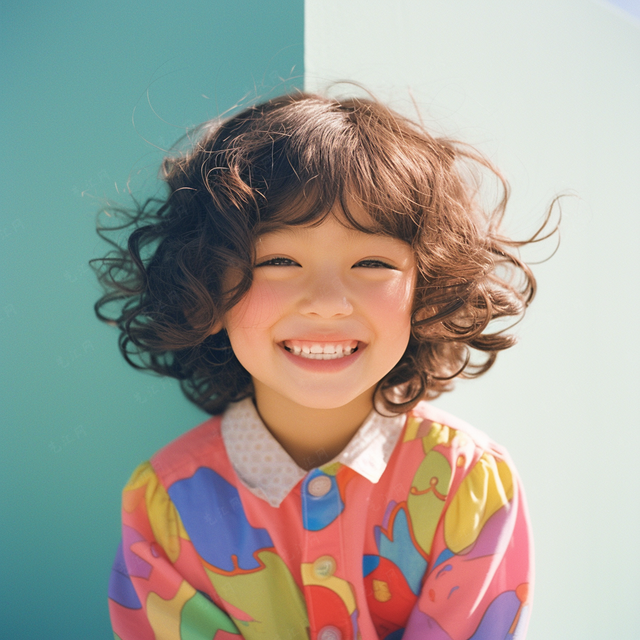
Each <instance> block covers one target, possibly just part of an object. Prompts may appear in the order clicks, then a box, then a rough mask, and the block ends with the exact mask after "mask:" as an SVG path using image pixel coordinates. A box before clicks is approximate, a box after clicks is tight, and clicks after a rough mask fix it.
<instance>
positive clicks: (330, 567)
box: [313, 556, 336, 638]
mask: <svg viewBox="0 0 640 640" xmlns="http://www.w3.org/2000/svg"><path fill="white" fill-rule="evenodd" d="M335 572H336V561H335V560H334V559H333V558H332V557H331V556H320V557H319V558H318V559H317V560H316V561H315V562H314V563H313V573H314V574H315V576H316V578H320V580H326V579H327V578H330V577H331V576H332V575H333V574H334V573H335ZM326 628H327V629H329V627H326ZM334 628H335V627H331V629H334ZM318 637H319V636H318ZM329 637H330V636H327V638H329Z"/></svg>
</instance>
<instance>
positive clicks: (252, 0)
mask: <svg viewBox="0 0 640 640" xmlns="http://www.w3.org/2000/svg"><path fill="white" fill-rule="evenodd" d="M1 12H2V15H1V17H0V29H1V33H0V47H1V61H0V64H1V67H2V87H1V91H0V95H1V98H0V100H1V107H0V108H1V116H2V117H1V121H0V131H1V133H0V135H1V136H2V137H1V145H2V154H1V156H0V163H1V165H0V181H1V189H0V216H1V219H0V345H1V350H2V357H1V359H0V367H1V389H2V391H1V394H2V397H1V398H0V420H1V428H2V440H1V444H0V477H1V486H2V491H1V492H0V500H1V502H0V513H1V514H2V515H1V516H0V535H1V538H0V548H1V549H2V552H1V553H2V580H1V581H0V584H1V587H0V588H1V589H2V591H1V593H0V603H2V604H1V606H0V628H1V629H2V631H1V632H0V635H2V637H4V638H13V639H29V640H30V639H33V638H49V639H51V640H54V639H55V640H57V639H62V638H64V639H65V640H66V639H69V638H92V639H99V638H112V637H113V636H112V632H111V629H110V625H109V622H108V614H107V601H106V594H107V583H108V576H109V571H110V567H111V563H112V559H113V555H114V553H115V550H116V547H117V543H118V539H119V522H118V520H119V501H120V491H121V489H122V486H123V485H124V483H125V482H126V480H127V478H128V476H129V475H130V473H131V472H132V470H133V469H134V468H135V466H136V465H137V464H138V463H139V462H140V461H142V460H144V459H147V458H148V457H149V456H150V455H151V454H152V453H153V452H154V451H155V450H156V449H158V448H159V447H160V446H162V445H163V444H165V443H167V442H169V441H170V440H171V439H173V438H174V437H176V436H177V435H178V434H180V433H182V432H183V431H185V430H187V429H188V428H190V427H191V426H193V425H195V424H197V423H198V422H200V421H201V420H202V419H203V417H204V414H202V413H200V412H199V411H198V410H197V409H195V408H194V407H192V406H191V405H189V404H188V403H187V401H186V400H185V399H184V398H183V397H182V394H181V393H180V391H179V389H178V388H177V387H176V385H174V384H173V383H172V382H167V381H161V380H160V379H158V378H154V377H151V376H147V375H144V374H141V373H138V372H135V371H133V370H132V369H130V367H129V366H128V365H126V364H125V363H124V361H123V360H122V359H121V357H120V355H119V354H118V352H117V347H116V332H115V331H114V330H111V329H110V328H109V327H107V326H105V325H102V324H101V323H99V322H98V321H97V320H96V319H95V317H94V315H93V309H92V305H93V302H94V301H95V300H96V298H97V296H98V293H99V291H98V288H97V285H96V284H95V282H94V277H93V274H92V272H91V271H90V269H89V267H88V265H87V262H88V260H89V259H90V258H93V257H96V256H98V255H100V253H101V252H102V250H103V247H102V245H101V244H100V243H99V242H98V239H97V236H96V234H95V231H94V228H95V215H96V212H97V210H98V209H99V208H100V207H101V206H102V204H103V203H104V201H105V199H109V200H120V201H122V202H126V199H125V198H124V196H122V195H120V194H122V192H123V190H124V189H125V185H126V184H127V181H128V180H131V185H132V188H133V189H134V190H135V191H136V192H137V193H138V194H145V193H146V194H149V193H152V192H153V191H154V189H155V187H156V181H155V175H156V171H157V168H158V165H159V162H160V159H161V157H162V151H161V148H166V147H167V146H169V145H171V144H172V143H173V142H174V141H175V140H176V139H177V138H178V137H179V136H180V135H182V134H183V133H184V132H185V128H186V127H189V126H192V125H194V124H196V123H198V122H200V121H203V120H205V119H208V118H212V117H215V116H216V115H218V114H219V113H221V112H223V111H225V110H226V109H229V108H230V107H232V106H233V105H234V104H235V103H236V102H237V101H238V100H240V99H241V98H243V97H244V96H246V97H247V99H251V97H255V96H256V94H258V95H267V94H268V93H269V92H273V93H279V92H282V91H284V90H285V88H286V87H291V86H301V85H302V73H303V2H302V0H278V1H276V2H263V1H261V0H208V1H191V0H187V1H186V2H164V1H162V0H154V1H153V2H151V1H150V0H140V1H136V2H125V1H123V0H112V1H110V2H103V3H99V2H98V3H96V2H89V3H87V2H79V1H77V2H74V1H71V0H67V1H61V2H52V3H46V2H34V1H30V0H26V1H24V2H15V1H9V0H6V1H5V2H3V3H2V8H1ZM132 116H133V122H132ZM116 185H117V186H116ZM119 192H120V193H119Z"/></svg>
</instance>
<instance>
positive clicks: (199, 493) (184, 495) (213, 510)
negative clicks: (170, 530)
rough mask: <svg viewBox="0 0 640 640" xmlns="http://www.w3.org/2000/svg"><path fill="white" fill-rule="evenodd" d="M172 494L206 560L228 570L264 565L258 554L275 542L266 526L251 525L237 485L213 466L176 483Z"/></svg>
mask: <svg viewBox="0 0 640 640" xmlns="http://www.w3.org/2000/svg"><path fill="white" fill-rule="evenodd" d="M168 493H169V497H170V498H171V500H172V501H173V503H174V504H175V506H176V508H177V509H178V513H179V514H180V518H181V519H182V523H183V524H184V528H185V529H186V530H187V533H188V534H189V538H191V542H192V543H193V546H194V547H195V548H196V551H197V552H198V553H199V554H200V556H201V557H202V558H203V559H204V560H206V561H207V562H208V563H209V564H211V565H213V566H214V567H217V568H219V569H222V570H223V571H228V572H236V571H237V570H238V569H240V570H245V571H251V570H255V569H258V568H260V566H261V565H260V563H259V562H258V561H257V560H256V558H255V554H256V553H257V552H258V551H260V550H261V549H270V548H272V547H273V542H272V541H271V537H270V536H269V534H268V533H267V530H266V529H257V528H255V527H252V526H251V525H250V524H249V521H248V520H247V516H246V515H245V513H244V509H243V508H242V502H241V501H240V495H239V494H238V490H237V489H236V488H235V487H234V486H232V485H230V484H229V483H228V482H227V481H226V480H225V479H224V478H222V477H221V476H219V475H218V474H217V473H216V472H215V471H214V470H213V469H209V468H207V467H201V468H200V469H198V470H197V471H196V472H195V473H194V474H193V475H192V476H191V477H190V478H185V479H184V480H178V481H177V482H174V483H173V484H172V485H171V487H169V491H168ZM232 556H235V558H233V557H232ZM234 560H235V562H234Z"/></svg>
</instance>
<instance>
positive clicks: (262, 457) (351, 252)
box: [96, 94, 539, 640]
mask: <svg viewBox="0 0 640 640" xmlns="http://www.w3.org/2000/svg"><path fill="white" fill-rule="evenodd" d="M163 168H164V175H165V180H166V183H167V185H168V188H169V189H168V195H167V197H166V199H165V200H163V201H158V200H153V201H149V202H147V203H145V204H144V205H142V206H139V207H138V208H137V210H136V213H135V214H133V215H132V216H131V218H130V220H129V222H128V223H127V224H126V225H124V226H129V225H132V226H133V228H134V230H133V232H132V233H131V235H130V237H129V241H128V246H127V248H126V249H118V248H117V246H116V245H115V243H112V244H114V246H116V248H115V250H114V251H113V252H112V253H111V254H109V255H108V256H107V257H106V258H104V259H103V260H101V261H99V262H100V263H101V265H102V268H101V269H100V270H99V273H100V279H101V281H102V282H103V284H104V285H105V286H106V287H107V293H106V294H105V295H104V296H103V297H102V298H101V300H100V301H99V302H98V303H97V306H96V308H97V312H98V315H99V317H100V318H101V319H102V320H105V321H108V322H111V323H117V325H118V327H119V328H120V331H121V334H120V348H121V350H122V353H123V354H124V356H125V358H126V359H127V361H128V362H130V363H131V364H132V365H133V366H136V367H139V368H147V369H151V370H153V371H155V372H158V373H160V374H162V375H168V376H172V377H174V378H177V379H179V380H180V382H181V385H182V388H183V390H184V392H185V393H186V395H187V397H188V398H189V399H190V400H192V401H193V402H195V403H196V404H197V405H198V406H200V407H201V408H202V409H204V410H205V411H207V412H208V413H210V414H212V416H213V417H211V418H210V419H209V420H207V421H206V422H205V423H204V424H202V425H200V426H199V427H196V428H195V429H193V430H191V431H189V432H187V433H186V434H185V435H183V436H182V437H180V438H178V439H177V440H176V441H175V442H173V443H171V444H169V445H168V446H167V447H165V448H164V449H162V450H161V451H160V452H158V453H157V454H156V455H155V456H154V457H153V458H152V459H151V461H150V462H147V463H144V464H142V465H141V466H140V467H138V469H137V470H136V471H135V472H134V474H133V476H132V478H131V480H130V481H129V483H128V485H127V486H126V488H125V490H124V495H123V511H122V514H123V515H122V518H123V529H122V544H121V546H120V547H119V549H118V553H117V557H116V561H115V563H114V566H113V571H112V576H111V581H110V584H109V598H110V600H109V604H110V610H111V619H112V624H113V629H114V632H115V637H116V638H120V639H122V640H152V639H154V638H156V639H163V640H179V639H182V640H196V639H197V640H201V639H202V640H204V639H205V638H206V639H207V640H211V639H212V638H213V639H215V640H231V639H234V638H266V639H269V640H271V639H281V638H282V639H292V640H298V639H307V638H311V639H314V640H315V639H317V640H349V639H353V640H355V639H358V638H360V639H362V640H372V639H374V638H385V639H387V640H392V639H393V640H396V639H399V638H403V640H418V639H420V640H471V639H473V640H488V639H489V638H490V639H492V640H507V639H512V638H518V639H522V638H524V636H525V632H526V626H527V621H528V618H529V612H530V609H531V592H532V591H531V587H532V553H531V537H530V532H529V523H528V518H527V511H526V507H525V502H524V496H523V493H522V489H521V487H520V483H519V480H518V477H517V474H516V472H515V470H514V467H513V464H512V463H511V460H510V459H509V457H508V455H507V453H506V452H505V450H504V449H503V448H501V447H499V446H498V445H496V444H495V443H493V442H492V441H491V440H489V439H488V438H487V436H485V435H484V434H483V433H481V432H479V431H477V430H475V429H473V428H472V427H470V426H469V425H467V424H465V423H464V422H462V421H460V420H458V419H456V418H454V417H452V416H450V415H447V414H446V413H444V412H442V411H440V410H438V409H435V408H434V407H431V406H430V405H428V404H426V402H424V400H428V399H432V398H435V397H437V396H438V395H439V394H440V393H441V392H443V391H447V390H449V389H450V388H451V386H452V381H453V379H454V378H456V377H470V376H477V375H480V374H482V373H484V372H485V371H487V369H489V367H490V366H491V365H492V364H493V362H494V360H495V358H496V354H497V352H498V351H500V350H502V349H506V348H508V347H510V346H511V345H512V344H513V342H514V339H513V338H512V337H511V336H510V335H507V334H505V333H504V332H503V331H497V330H495V329H493V328H492V325H490V322H491V321H492V320H495V319H497V318H508V317H513V318H514V319H517V318H519V317H520V316H521V315H522V313H523V312H524V310H525V309H526V307H527V305H528V304H529V302H530V301H531V299H532V298H533V294H534V291H535V281H534V279H533V276H532V274H531V273H530V271H529V269H528V267H527V266H526V265H525V264H524V263H522V262H521V261H520V260H519V258H518V257H517V256H516V254H515V252H516V250H517V247H518V246H520V245H522V244H525V243H524V242H521V243H518V242H514V241H510V240H508V239H506V238H505V237H504V236H502V235H501V233H500V229H499V223H500V221H501V218H502V215H503V213H504V208H505V205H506V194H507V185H506V183H505V182H504V180H503V179H502V177H501V176H500V174H499V173H498V172H497V171H496V169H494V168H493V167H492V165H491V164H490V163H489V162H488V161H487V160H486V159H484V158H482V157H481V156H480V155H479V154H478V153H476V152H474V151H473V150H471V149H469V148H466V147H464V146H463V145H461V144H459V143H455V142H452V141H450V140H446V139H441V138H434V137H432V136H431V135H430V134H429V133H428V132H427V131H425V130H424V128H423V127H422V126H418V125H416V124H414V123H412V122H411V121H409V120H407V119H405V118H403V117H402V116H400V115H399V114H397V113H395V112H393V111H392V110H390V109H389V108H387V107H385V106H383V105H381V104H379V103H378V102H376V101H373V100H365V99H351V100H343V101H340V100H333V99H327V98H323V97H319V96H315V95H308V94H298V95H293V96H285V97H280V98H277V99H274V100H270V101H268V102H266V103H264V104H260V105H257V106H254V107H251V108H249V109H246V110H245V111H243V112H241V113H239V114H238V115H236V116H234V117H231V118H229V119H228V120H226V121H224V122H222V123H221V122H217V121H216V122H210V123H206V124H204V125H203V126H202V127H201V131H200V137H199V139H198V140H197V142H196V143H195V145H194V146H193V148H192V149H191V150H190V151H189V152H188V153H186V154H183V155H180V156H179V157H172V158H167V159H166V160H165V162H164V165H163ZM483 173H484V174H487V173H488V174H489V175H492V176H493V177H494V178H497V180H498V183H499V184H500V185H501V186H502V187H503V188H504V197H503V198H502V200H501V201H500V202H499V204H498V206H497V207H496V208H493V209H491V208H488V207H487V206H486V203H484V202H483V201H482V199H481V196H480V193H479V186H480V180H481V178H482V174H483ZM122 228H123V227H119V229H122ZM536 239H539V238H536V237H535V236H534V238H533V239H531V240H530V241H534V240H536ZM114 304H115V305H116V306H118V308H119V310H118V312H117V313H116V314H115V315H113V314H111V315H108V314H107V311H106V310H107V308H111V309H112V308H113V305H114ZM472 354H475V356H476V357H475V359H474V358H472ZM478 355H479V356H480V358H479V359H478Z"/></svg>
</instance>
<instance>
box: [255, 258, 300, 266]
mask: <svg viewBox="0 0 640 640" xmlns="http://www.w3.org/2000/svg"><path fill="white" fill-rule="evenodd" d="M299 266H300V265H299V264H298V263H297V262H296V261H295V260H291V258H282V257H279V256H278V257H275V258H269V259H268V260H265V261H264V262H260V263H258V264H257V265H256V267H299Z"/></svg>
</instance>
